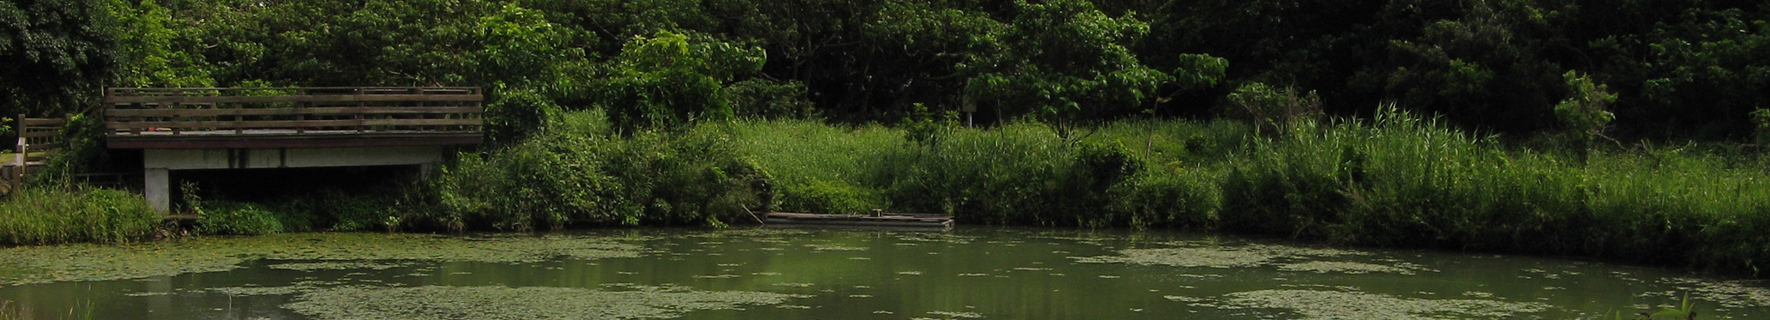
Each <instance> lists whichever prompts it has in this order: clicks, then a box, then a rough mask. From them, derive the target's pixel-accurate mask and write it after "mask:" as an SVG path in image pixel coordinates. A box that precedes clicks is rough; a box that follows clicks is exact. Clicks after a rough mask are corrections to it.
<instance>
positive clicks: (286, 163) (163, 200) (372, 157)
mask: <svg viewBox="0 0 1770 320" xmlns="http://www.w3.org/2000/svg"><path fill="white" fill-rule="evenodd" d="M442 155H443V146H392V147H346V148H261V149H247V148H231V149H144V150H142V158H143V159H142V168H143V171H144V173H143V178H144V180H145V182H146V185H145V186H144V188H143V192H142V193H143V196H146V197H147V200H148V204H149V205H151V206H152V207H153V208H154V210H159V211H160V212H162V213H164V212H167V211H168V210H170V209H171V204H172V202H171V200H172V192H171V191H172V189H171V188H172V186H171V184H172V181H171V171H172V170H205V169H266V168H314V167H356V166H388V165H423V166H428V165H431V164H434V163H436V162H437V161H438V160H440V159H442Z"/></svg>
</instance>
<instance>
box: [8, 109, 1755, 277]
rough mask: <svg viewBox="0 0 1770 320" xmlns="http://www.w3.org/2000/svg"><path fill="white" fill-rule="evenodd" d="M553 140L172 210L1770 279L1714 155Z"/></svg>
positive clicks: (1118, 128)
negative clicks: (883, 231)
mask: <svg viewBox="0 0 1770 320" xmlns="http://www.w3.org/2000/svg"><path fill="white" fill-rule="evenodd" d="M549 122H550V124H549V125H548V126H547V127H546V128H547V129H545V130H540V131H538V132H536V133H534V134H533V136H532V137H530V138H529V139H527V140H525V141H524V142H522V143H517V144H513V145H508V146H504V147H501V148H488V149H486V150H483V151H477V152H464V153H461V154H458V155H457V157H455V160H453V162H452V163H450V164H449V165H446V166H442V168H443V169H440V170H441V172H438V173H435V175H436V176H435V177H434V178H432V179H430V180H427V181H425V182H415V183H413V184H411V185H409V186H407V187H404V188H400V190H398V191H394V192H388V193H385V194H379V195H360V194H359V195H350V194H344V193H342V192H322V193H317V194H314V195H312V196H309V197H291V198H287V199H285V200H278V201H270V202H266V203H248V202H235V201H221V200H203V199H195V198H189V197H187V199H185V202H186V203H187V204H188V203H196V204H197V205H195V206H189V205H187V206H186V207H187V210H194V211H200V212H201V213H202V217H201V218H199V220H198V222H197V224H198V227H197V229H196V230H197V231H199V232H200V233H203V234H239V235H257V234H269V233H277V232H285V231H308V230H337V231H369V230H373V231H381V230H387V231H393V230H408V231H460V230H497V231H534V230H552V229H564V228H578V227H603V226H636V225H714V226H723V225H726V224H751V223H754V222H753V220H751V219H752V218H751V217H750V216H749V214H751V213H760V212H766V211H770V210H774V211H794V212H830V213H860V212H867V211H869V210H870V209H872V208H881V209H886V210H889V211H897V212H938V213H948V214H953V215H954V217H955V218H956V219H958V220H959V221H960V222H961V223H967V224H991V225H1030V226H1051V227H1087V228H1102V227H1130V228H1184V229H1195V230H1214V231H1225V232H1232V233H1242V234H1258V235H1268V236H1279V237H1289V238H1295V239H1308V240H1320V241H1326V242H1330V243H1336V244H1343V245H1361V246H1380V247H1408V248H1431V249H1445V250H1466V251H1480V252H1510V253H1524V254H1544V255H1565V256H1581V257H1594V258H1602V259H1607V260H1616V261H1625V262H1633V263H1644V264H1652V265H1664V266H1674V267H1690V268H1695V269H1701V270H1707V271H1714V272H1720V273H1727V274H1741V275H1758V274H1759V272H1758V271H1757V270H1758V269H1759V268H1760V267H1759V266H1758V265H1757V264H1756V263H1755V262H1756V261H1770V236H1766V235H1764V234H1763V233H1761V232H1758V231H1757V230H1764V229H1765V228H1770V215H1766V214H1765V213H1766V212H1770V181H1766V180H1765V179H1760V178H1763V177H1765V172H1764V169H1763V168H1764V159H1763V157H1762V156H1761V155H1759V154H1756V153H1752V152H1747V151H1741V150H1731V149H1727V148H1725V147H1718V146H1699V145H1681V146H1650V145H1640V146H1635V147H1633V148H1630V149H1615V148H1598V149H1597V150H1595V151H1593V152H1591V153H1590V154H1589V155H1582V154H1578V153H1575V152H1570V151H1539V150H1536V149H1530V148H1523V147H1516V146H1507V144H1505V143H1502V142H1500V141H1497V140H1498V138H1497V137H1472V136H1470V135H1468V134H1464V133H1461V132H1459V131H1457V130H1454V129H1449V128H1446V127H1445V126H1443V125H1441V124H1439V123H1437V122H1435V121H1432V120H1430V119H1421V118H1418V117H1414V116H1410V115H1407V114H1405V113H1402V112H1399V111H1393V110H1391V111H1386V112H1385V113H1382V114H1379V115H1378V116H1376V117H1375V118H1374V119H1372V120H1368V121H1367V120H1331V121H1330V120H1314V119H1309V118H1299V119H1294V120H1291V121H1289V122H1288V124H1287V125H1284V126H1273V128H1278V129H1279V130H1283V131H1281V132H1271V131H1262V130H1265V129H1262V128H1258V127H1257V126H1251V125H1247V124H1245V123H1244V122H1238V121H1230V120H1214V121H1208V122H1201V121H1190V120H1133V121H1120V122H1110V123H1104V124H1101V125H1098V126H1094V127H1089V128H1082V129H1078V130H1079V132H1078V133H1077V134H1075V135H1073V136H1072V137H1071V138H1068V139H1065V138H1061V137H1059V136H1058V135H1057V134H1055V132H1056V131H1055V130H1053V129H1052V128H1051V127H1050V126H1049V125H1046V124H1042V123H1037V122H1018V123H1011V124H1006V125H1002V126H998V127H994V128H987V129H977V128H964V127H961V126H958V125H956V124H954V123H952V122H951V121H935V122H934V123H935V124H934V125H932V126H928V127H913V126H912V127H910V128H890V127H884V126H877V125H864V126H840V125H829V124H825V123H822V122H819V121H813V120H739V121H729V122H704V123H700V124H696V125H693V126H688V127H684V128H680V129H677V130H661V131H651V132H646V133H640V134H634V135H630V136H626V137H623V136H622V135H620V134H618V133H616V131H614V129H612V127H611V126H610V125H609V121H608V120H607V118H606V117H605V116H603V114H602V112H600V111H597V110H590V111H580V112H565V113H561V114H559V115H557V116H552V117H551V119H550V121H549ZM1582 158H1583V159H1584V161H1583V162H1581V161H1580V159H1582ZM29 190H31V191H27V192H25V193H23V194H20V195H16V196H13V199H10V200H8V201H5V202H0V208H4V210H0V212H5V213H6V214H7V215H8V218H7V219H5V221H7V223H5V224H0V228H5V230H4V233H5V234H6V235H7V236H8V237H6V238H5V240H6V242H7V243H8V244H48V243H58V242H82V241H95V242H120V241H129V240H132V239H144V238H146V237H147V236H148V235H149V234H150V233H153V229H154V226H155V225H156V223H157V221H155V220H157V219H158V218H157V216H152V214H151V211H150V210H147V209H145V208H142V207H141V206H140V205H139V203H140V198H139V196H135V195H130V194H128V193H126V192H122V191H114V190H105V189H76V190H73V191H59V190H57V189H54V188H37V189H29ZM51 213H53V214H51ZM57 228H59V229H57Z"/></svg>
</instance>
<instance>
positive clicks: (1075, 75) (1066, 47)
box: [965, 0, 1173, 138]
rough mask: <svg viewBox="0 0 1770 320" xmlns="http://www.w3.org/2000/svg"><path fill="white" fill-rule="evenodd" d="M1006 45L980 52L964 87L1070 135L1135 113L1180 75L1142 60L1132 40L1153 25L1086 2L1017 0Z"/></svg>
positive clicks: (1003, 41)
mask: <svg viewBox="0 0 1770 320" xmlns="http://www.w3.org/2000/svg"><path fill="white" fill-rule="evenodd" d="M1016 4H1017V10H1018V13H1017V15H1016V16H1015V18H1014V20H1013V22H1012V23H1010V25H1011V28H1009V29H1007V30H1006V31H1005V33H1004V34H1002V35H1001V36H1000V38H999V39H1000V41H1001V45H1000V50H999V51H995V52H980V53H974V54H973V55H972V56H971V57H970V59H969V61H967V62H966V65H965V68H967V69H968V70H970V71H971V72H973V73H974V74H975V76H972V77H971V78H970V79H969V80H968V81H967V82H966V85H965V93H966V94H967V95H969V96H970V97H971V98H972V99H975V100H976V101H978V102H979V103H980V104H988V105H991V106H993V107H994V108H996V110H998V111H999V112H1002V113H1006V114H1009V115H1014V116H1020V115H1025V116H1031V117H1033V118H1035V119H1038V120H1041V121H1045V122H1046V123H1049V124H1051V125H1052V127H1053V128H1055V129H1056V130H1057V131H1058V135H1061V136H1064V137H1065V138H1069V137H1070V136H1071V131H1073V129H1074V126H1075V125H1077V124H1078V123H1080V122H1085V121H1090V120H1099V119H1107V118H1112V117H1117V116H1123V115H1127V114H1133V113H1136V112H1137V111H1141V110H1143V109H1144V108H1146V107H1147V106H1148V105H1147V103H1148V102H1150V101H1153V97H1154V96H1155V93H1154V91H1155V90H1156V86H1157V85H1159V84H1161V83H1162V82H1163V81H1168V80H1171V79H1173V77H1172V76H1169V75H1168V74H1167V73H1164V72H1161V71H1158V70H1155V69H1153V68H1150V67H1147V66H1144V65H1143V64H1141V63H1139V62H1138V60H1137V57H1136V55H1135V54H1133V53H1132V52H1131V50H1130V48H1129V47H1128V45H1129V44H1130V43H1132V42H1134V41H1136V39H1137V37H1139V36H1142V35H1143V34H1144V33H1147V32H1148V31H1149V27H1148V25H1147V24H1144V23H1143V22H1140V21H1138V20H1137V19H1135V18H1134V17H1129V16H1126V17H1120V18H1112V17H1108V16H1106V14H1105V13H1102V12H1100V11H1099V10H1096V9H1094V6H1093V4H1090V3H1088V2H1086V1H1076V0H1056V1H1050V2H1046V3H1042V4H1033V3H1028V2H1024V1H1023V2H1017V3H1016Z"/></svg>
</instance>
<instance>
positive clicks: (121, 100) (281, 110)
mask: <svg viewBox="0 0 1770 320" xmlns="http://www.w3.org/2000/svg"><path fill="white" fill-rule="evenodd" d="M483 100H484V97H483V95H482V94H481V93H480V89H479V88H476V87H408V88H386V87H354V88H112V89H108V90H107V91H106V94H105V99H104V104H105V109H104V119H105V127H106V129H107V130H108V131H107V137H108V138H109V140H110V145H111V147H113V148H148V147H168V146H179V145H183V146H185V147H251V146H255V145H252V144H250V143H243V142H245V141H247V140H250V139H260V140H280V141H288V140H300V139H319V140H323V139H368V138H375V139H383V140H385V139H388V138H404V139H406V140H403V141H408V142H411V141H418V142H417V143H420V144H425V142H423V141H425V140H411V139H413V138H423V137H448V138H453V139H445V140H435V139H431V140H428V141H429V143H428V144H461V143H478V142H479V140H478V137H479V136H480V132H481V130H482V127H483V125H484V120H483V119H482V115H483V113H484V108H483V107H482V106H481V102H482V101H483ZM468 138H471V139H470V140H471V141H468ZM215 140H230V141H234V142H235V143H229V144H228V145H226V146H221V145H215V144H213V143H209V144H205V143H197V142H200V141H215ZM154 141H158V142H154ZM176 141H186V142H190V143H183V144H169V143H168V142H176ZM150 142H154V143H150ZM284 144H287V143H284ZM301 145H303V146H324V145H323V144H313V143H308V144H301ZM256 146H266V147H269V146H282V145H277V143H270V144H268V145H256Z"/></svg>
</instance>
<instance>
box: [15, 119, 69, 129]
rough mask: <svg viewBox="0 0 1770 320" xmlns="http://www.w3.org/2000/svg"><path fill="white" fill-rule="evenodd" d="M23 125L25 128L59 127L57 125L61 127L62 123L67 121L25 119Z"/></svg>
mask: <svg viewBox="0 0 1770 320" xmlns="http://www.w3.org/2000/svg"><path fill="white" fill-rule="evenodd" d="M24 123H25V126H27V127H34V126H59V125H62V124H64V123H67V120H62V119H43V118H25V120H24Z"/></svg>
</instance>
